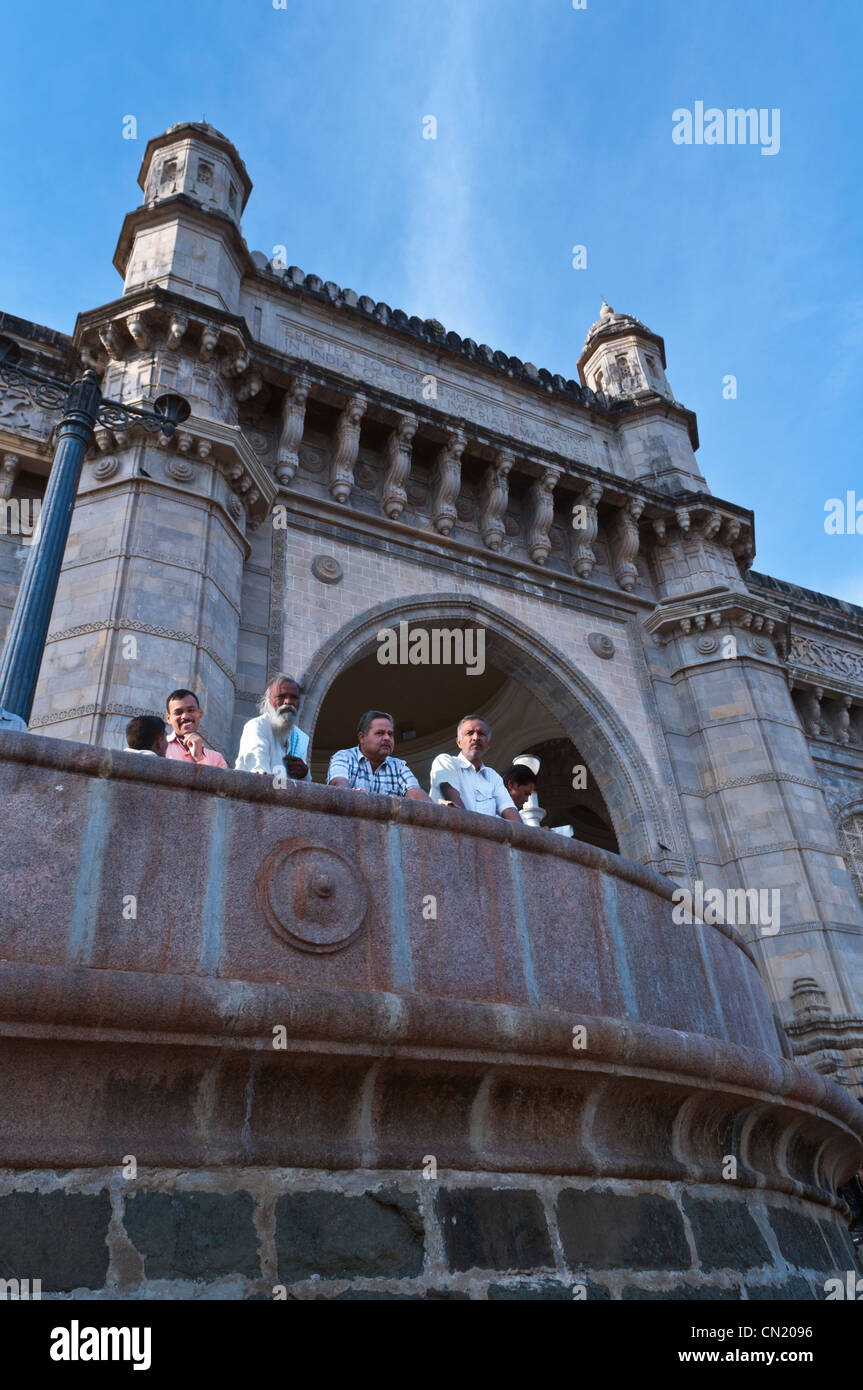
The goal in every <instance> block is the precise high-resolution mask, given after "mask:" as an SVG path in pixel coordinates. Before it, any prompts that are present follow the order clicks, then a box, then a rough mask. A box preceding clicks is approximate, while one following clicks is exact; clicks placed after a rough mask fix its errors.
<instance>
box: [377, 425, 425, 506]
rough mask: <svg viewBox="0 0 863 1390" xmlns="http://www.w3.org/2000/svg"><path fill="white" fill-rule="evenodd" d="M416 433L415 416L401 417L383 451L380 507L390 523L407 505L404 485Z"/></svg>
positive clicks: (408, 471) (409, 466)
mask: <svg viewBox="0 0 863 1390" xmlns="http://www.w3.org/2000/svg"><path fill="white" fill-rule="evenodd" d="M416 431H417V419H416V416H415V415H402V416H400V417H399V421H398V424H397V425H396V427H395V429H394V430H393V431H392V433H391V434H390V437H389V439H388V440H387V443H386V449H385V451H384V463H385V464H386V470H387V471H386V476H385V478H384V490H383V497H382V499H381V507H382V508H383V511H384V515H385V516H388V517H389V518H390V520H391V521H398V519H399V517H400V516H401V514H402V512H403V511H404V509H405V505H406V503H407V500H408V498H407V492H406V490H405V485H406V483H407V480H408V476H409V474H410V471H411V445H412V443H413V437H414V435H415V434H416Z"/></svg>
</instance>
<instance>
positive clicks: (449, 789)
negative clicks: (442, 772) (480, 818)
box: [440, 782, 466, 811]
mask: <svg viewBox="0 0 863 1390" xmlns="http://www.w3.org/2000/svg"><path fill="white" fill-rule="evenodd" d="M440 789H441V791H442V792H443V795H444V796H445V797H446V800H445V801H444V803H443V804H444V806H454V807H455V808H456V810H457V811H464V810H465V809H466V808H465V804H464V802H463V801H462V799H461V797H460V795H459V793H458V791H457V790H456V788H455V787H454V786H453V784H452V782H441V784H440Z"/></svg>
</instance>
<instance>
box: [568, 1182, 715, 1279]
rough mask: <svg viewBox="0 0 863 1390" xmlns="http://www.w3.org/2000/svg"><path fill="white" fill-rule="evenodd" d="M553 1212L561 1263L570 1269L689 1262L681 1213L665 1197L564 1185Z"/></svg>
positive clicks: (681, 1265)
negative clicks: (566, 1186) (562, 1252)
mask: <svg viewBox="0 0 863 1390" xmlns="http://www.w3.org/2000/svg"><path fill="white" fill-rule="evenodd" d="M557 1213H558V1222H559V1225H560V1237H561V1240H562V1242H563V1249H564V1254H565V1255H566V1262H567V1264H568V1265H569V1266H570V1268H571V1269H573V1270H578V1269H584V1268H594V1269H688V1268H689V1266H690V1263H691V1261H690V1255H689V1246H688V1245H687V1243H686V1236H685V1233H684V1229H683V1218H682V1217H681V1215H680V1212H679V1210H678V1208H677V1207H676V1206H675V1204H674V1203H673V1202H671V1201H669V1200H668V1199H667V1198H665V1197H657V1196H654V1195H653V1194H651V1193H642V1194H640V1195H639V1196H635V1197H628V1196H623V1195H621V1194H620V1193H617V1192H609V1191H603V1190H601V1189H591V1191H589V1192H578V1191H576V1190H575V1189H573V1188H568V1189H567V1190H566V1191H564V1192H562V1193H561V1194H560V1197H559V1199H558V1204H557Z"/></svg>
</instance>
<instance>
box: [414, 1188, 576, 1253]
mask: <svg viewBox="0 0 863 1390" xmlns="http://www.w3.org/2000/svg"><path fill="white" fill-rule="evenodd" d="M435 1209H436V1212H437V1216H438V1220H439V1221H440V1224H441V1230H442V1232H443V1238H444V1247H445V1250H446V1256H447V1261H448V1263H449V1267H450V1269H452V1270H466V1269H541V1268H543V1267H548V1266H550V1265H552V1264H553V1259H552V1253H551V1244H550V1241H549V1236H548V1228H547V1226H546V1221H545V1214H544V1212H543V1210H542V1205H541V1203H540V1201H539V1198H538V1197H537V1195H536V1193H534V1192H519V1191H515V1190H511V1189H505V1190H502V1191H496V1190H494V1189H493V1188H481V1187H476V1188H457V1189H454V1190H451V1189H448V1188H443V1189H442V1190H441V1191H440V1192H439V1193H438V1194H437V1198H436V1201H435Z"/></svg>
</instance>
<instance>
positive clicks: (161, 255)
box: [114, 121, 252, 313]
mask: <svg viewBox="0 0 863 1390" xmlns="http://www.w3.org/2000/svg"><path fill="white" fill-rule="evenodd" d="M138 182H139V184H140V185H141V188H142V189H143V190H144V202H143V204H142V205H141V207H139V208H136V209H135V211H134V212H130V213H129V214H128V216H127V217H126V219H125V221H124V223H123V229H122V231H121V233H120V239H119V242H118V244H117V250H116V252H115V254H114V265H115V266H116V267H117V270H118V271H119V272H120V274H121V275H122V276H123V278H124V282H125V284H124V292H125V293H127V294H128V293H129V292H130V291H132V290H137V289H141V288H143V287H145V286H152V285H160V286H162V287H163V288H165V289H170V290H173V291H175V292H176V293H177V294H182V295H186V296H190V297H193V298H194V299H196V300H199V301H203V302H204V303H210V304H214V305H216V306H218V307H219V308H222V309H226V310H228V312H231V313H234V312H236V310H237V307H238V303H239V284H240V279H241V276H242V273H243V271H244V269H245V268H246V264H247V262H248V251H247V249H246V246H245V243H244V242H243V239H242V236H241V234H240V225H241V224H240V218H241V216H242V213H243V209H244V208H245V206H246V203H247V201H248V197H249V194H250V193H251V191H252V181H251V179H250V178H249V175H248V173H247V172H246V167H245V165H244V164H243V161H242V159H241V158H240V156H239V154H238V153H237V151H236V149H235V148H234V146H233V145H232V144H231V142H230V140H228V139H227V138H226V137H225V136H224V135H222V134H221V133H220V132H219V131H218V130H215V129H214V128H213V127H212V126H211V125H205V124H203V123H199V122H194V121H183V122H180V123H179V124H178V125H173V126H171V127H170V128H169V129H168V130H166V131H165V132H164V133H163V134H162V135H157V136H156V137H155V138H154V139H152V140H150V141H149V142H148V144H147V148H146V150H145V151H144V158H143V160H142V163H141V171H140V173H139V175H138Z"/></svg>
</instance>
